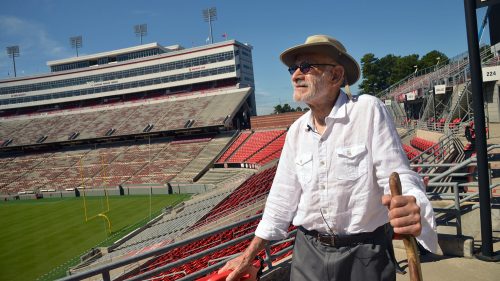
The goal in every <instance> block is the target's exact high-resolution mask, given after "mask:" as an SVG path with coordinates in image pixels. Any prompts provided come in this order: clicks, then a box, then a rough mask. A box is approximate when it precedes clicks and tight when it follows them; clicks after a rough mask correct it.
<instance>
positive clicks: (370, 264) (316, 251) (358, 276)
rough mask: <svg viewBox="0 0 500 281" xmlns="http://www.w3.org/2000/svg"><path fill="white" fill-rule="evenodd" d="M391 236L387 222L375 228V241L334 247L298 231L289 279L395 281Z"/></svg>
mask: <svg viewBox="0 0 500 281" xmlns="http://www.w3.org/2000/svg"><path fill="white" fill-rule="evenodd" d="M391 239H392V231H391V229H390V228H389V227H388V226H387V225H385V226H381V227H379V228H377V230H376V231H374V238H373V244H361V245H355V246H352V247H331V246H327V245H323V244H322V243H321V242H319V241H318V240H317V239H316V238H315V237H313V236H310V235H306V234H304V233H303V232H302V231H300V230H298V231H297V237H296V238H295V246H294V250H293V259H292V269H291V272H290V280H293V281H306V280H310V281H313V280H316V281H324V280H329V281H347V280H352V281H354V280H359V281H361V280H363V281H367V280H369V281H377V280H380V281H395V280H396V270H395V265H394V262H393V260H392V259H391V251H393V249H392V241H391Z"/></svg>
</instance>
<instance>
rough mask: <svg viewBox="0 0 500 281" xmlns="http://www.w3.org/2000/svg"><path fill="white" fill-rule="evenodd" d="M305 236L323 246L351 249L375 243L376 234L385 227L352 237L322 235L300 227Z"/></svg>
mask: <svg viewBox="0 0 500 281" xmlns="http://www.w3.org/2000/svg"><path fill="white" fill-rule="evenodd" d="M298 228H299V230H300V231H302V232H303V233H304V234H305V235H308V236H312V237H314V238H315V239H317V240H318V241H319V242H320V243H321V244H323V245H326V246H330V247H350V246H356V245H360V244H368V243H373V238H374V237H375V232H377V230H379V229H382V228H383V226H381V227H379V228H377V229H376V230H375V231H373V232H362V233H356V234H351V235H337V234H327V233H320V232H318V231H316V230H307V229H305V228H304V227H302V226H299V227H298Z"/></svg>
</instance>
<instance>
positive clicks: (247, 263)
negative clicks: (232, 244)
mask: <svg viewBox="0 0 500 281" xmlns="http://www.w3.org/2000/svg"><path fill="white" fill-rule="evenodd" d="M267 243H268V241H267V240H264V239H262V238H259V237H257V236H255V237H254V238H253V239H252V242H250V245H249V246H248V248H247V249H246V250H245V251H244V252H243V253H242V254H241V256H239V257H237V258H234V259H232V260H230V261H228V262H227V263H226V264H225V265H224V266H223V267H222V268H221V269H219V271H218V273H222V272H224V271H227V270H232V272H231V273H230V274H229V275H228V276H227V278H226V281H239V280H240V278H241V277H243V276H244V275H245V274H247V273H248V274H250V277H253V278H255V277H256V276H257V272H258V271H259V269H258V268H256V267H255V266H253V262H254V259H255V257H256V256H257V254H258V253H259V252H260V251H261V250H262V249H264V246H265V245H266V244H267Z"/></svg>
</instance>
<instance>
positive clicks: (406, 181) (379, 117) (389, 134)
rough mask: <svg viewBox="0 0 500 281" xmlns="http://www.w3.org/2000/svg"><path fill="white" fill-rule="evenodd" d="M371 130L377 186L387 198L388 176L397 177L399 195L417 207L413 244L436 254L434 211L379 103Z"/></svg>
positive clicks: (386, 114) (392, 123)
mask: <svg viewBox="0 0 500 281" xmlns="http://www.w3.org/2000/svg"><path fill="white" fill-rule="evenodd" d="M373 130H374V132H373V140H372V141H373V142H372V145H373V164H374V168H375V171H376V177H377V183H378V185H379V186H380V187H382V188H383V189H384V194H390V193H391V192H390V187H389V176H390V174H391V173H392V172H397V173H398V174H399V177H400V180H401V187H402V193H403V195H412V196H414V197H415V199H416V201H417V205H418V206H419V207H420V216H421V224H422V233H421V234H420V235H419V236H418V237H416V238H417V241H418V242H419V243H420V244H422V245H423V246H424V247H425V248H426V249H427V250H429V251H431V252H433V253H437V251H438V249H439V246H438V240H437V232H436V222H435V218H434V211H433V209H432V205H431V203H430V202H429V200H428V198H427V196H426V194H425V188H424V183H423V181H422V178H421V177H420V176H419V175H418V174H417V173H416V172H414V171H412V170H411V169H410V165H409V162H408V158H407V157H406V154H405V153H404V151H403V148H402V145H401V139H400V137H399V135H398V134H397V131H396V128H395V126H394V122H393V120H392V118H391V116H390V115H389V113H388V111H387V109H386V108H385V105H383V104H382V102H380V101H377V102H376V103H375V106H374V112H373Z"/></svg>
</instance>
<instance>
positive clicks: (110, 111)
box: [0, 40, 500, 280]
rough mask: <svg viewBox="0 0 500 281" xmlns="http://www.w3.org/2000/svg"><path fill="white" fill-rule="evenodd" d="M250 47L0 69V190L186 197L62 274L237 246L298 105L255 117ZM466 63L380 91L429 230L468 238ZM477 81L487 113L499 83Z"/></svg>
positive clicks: (107, 273)
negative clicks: (419, 180) (32, 72)
mask: <svg viewBox="0 0 500 281" xmlns="http://www.w3.org/2000/svg"><path fill="white" fill-rule="evenodd" d="M251 51H252V48H251V47H250V46H249V45H247V44H242V43H240V42H238V41H234V40H229V41H225V42H222V43H216V44H211V45H207V46H203V47H195V48H189V49H185V48H183V47H181V46H178V45H174V46H170V47H163V46H160V45H158V44H156V43H153V44H145V45H141V46H138V47H132V48H127V49H121V50H116V51H110V52H105V53H99V54H94V55H88V56H82V57H78V58H72V59H65V60H59V61H53V62H49V63H48V65H49V66H50V68H51V71H52V73H50V74H45V75H39V76H33V77H24V78H14V79H9V80H0V143H1V145H0V167H1V170H0V196H1V197H2V200H14V199H31V198H40V197H53V196H54V197H57V196H60V197H65V196H66V197H74V196H79V193H80V192H81V191H83V190H85V192H86V193H87V194H88V195H98V194H102V193H101V192H100V191H102V190H107V191H108V192H109V193H110V194H112V195H116V196H127V195H133V194H150V193H149V192H151V193H153V191H152V190H154V192H156V193H162V194H172V193H189V194H192V195H193V196H192V198H191V199H190V200H188V201H185V202H183V203H180V204H178V205H176V206H173V207H172V208H169V209H166V210H164V211H163V212H162V214H160V215H159V216H157V217H156V218H154V219H152V220H151V221H149V222H148V223H147V224H146V225H144V226H141V227H139V228H138V229H135V230H134V231H132V232H130V233H129V234H128V235H126V236H125V237H123V238H122V239H120V240H118V241H117V242H115V243H114V244H113V245H112V246H110V247H106V248H99V249H92V250H90V251H89V252H88V253H87V254H86V255H84V256H82V257H81V263H80V264H79V265H77V266H75V267H73V268H71V269H68V275H69V276H68V277H66V279H65V280H82V279H85V278H89V277H91V276H94V275H101V274H102V278H103V279H105V280H110V279H112V280H144V279H152V280H156V279H161V280H193V279H195V278H198V277H202V276H205V275H207V274H210V273H212V272H214V271H216V270H217V268H219V267H220V266H222V264H223V263H224V262H225V260H227V258H229V257H232V256H234V255H235V254H237V253H239V252H241V251H242V250H243V249H244V248H245V247H246V246H247V245H248V243H249V241H250V239H251V238H252V233H253V231H254V230H255V227H256V225H257V223H258V220H259V218H260V215H261V212H262V209H263V207H264V204H265V200H266V196H267V194H268V192H269V190H270V188H271V184H272V180H273V178H274V174H275V172H276V164H277V161H278V159H279V156H280V154H281V149H282V147H283V144H284V141H285V138H286V133H287V128H288V127H289V126H290V125H291V124H292V123H293V122H294V121H295V120H296V119H297V118H299V117H300V116H301V115H302V114H303V112H294V113H286V114H280V115H270V116H254V115H255V112H256V110H255V94H254V82H253V70H252V69H253V67H252V61H251ZM499 61H500V60H499V59H498V53H493V52H485V53H484V54H483V62H484V63H485V65H487V66H488V67H492V66H493V67H494V66H497V67H498V66H499V64H498V62H499ZM467 65H468V60H467V58H466V57H465V56H464V55H463V54H462V55H459V56H457V57H456V58H454V59H451V60H450V61H449V62H447V63H446V64H444V65H440V66H437V67H434V68H432V69H426V70H422V71H421V72H417V73H414V74H412V75H410V76H409V77H407V78H406V79H404V80H403V81H400V82H398V83H397V84H395V85H392V86H391V87H390V88H389V89H387V90H386V91H384V92H382V93H379V96H380V97H381V98H383V99H385V100H386V105H387V108H388V110H389V111H390V112H391V114H392V115H393V117H394V120H395V122H396V125H397V126H398V133H399V135H400V137H401V139H402V143H403V147H402V148H401V149H402V150H404V151H405V153H406V155H407V156H408V159H409V161H410V163H411V165H412V168H413V169H414V170H415V171H417V172H418V173H419V174H421V175H422V177H423V178H424V180H425V182H426V184H427V194H428V196H429V198H431V200H433V203H435V204H436V208H435V211H436V213H437V214H438V223H439V225H440V226H439V227H440V228H439V230H440V233H447V234H452V235H454V236H455V237H457V236H461V235H463V234H468V235H471V236H474V235H476V236H477V234H470V233H467V230H465V229H464V228H463V224H462V223H461V219H462V217H463V216H465V215H466V213H467V212H471V211H473V210H474V207H466V206H473V205H474V204H476V205H477V200H476V199H477V193H475V191H476V190H477V188H476V189H475V187H477V182H476V181H475V178H474V176H475V175H474V169H471V168H470V166H474V161H475V158H474V157H473V151H472V150H470V149H468V148H467V147H470V146H466V145H467V143H468V142H469V140H467V139H465V138H464V127H465V126H466V125H469V123H470V121H471V118H472V116H473V113H472V110H471V109H470V102H469V101H468V98H469V97H470V94H471V93H470V86H469V84H470V81H469V79H470V77H469V74H468V72H467V69H468V68H467ZM485 84H487V85H486V86H485V89H489V90H487V91H488V92H487V93H486V95H487V96H488V97H491V98H489V99H487V100H489V102H488V105H487V106H488V108H490V109H491V110H492V111H493V109H494V101H498V97H497V96H498V93H499V90H498V89H499V82H498V81H487V82H486V83H485ZM492 84H494V85H493V86H492ZM437 86H440V87H437ZM436 87H437V88H436ZM436 91H440V94H438V93H437V92H436ZM410 96H412V97H415V99H409V98H408V97H410ZM389 101H390V102H389ZM410 108H411V109H410ZM496 110H497V111H498V109H496ZM489 116H490V117H491V118H490V121H491V122H493V121H500V120H494V119H493V116H494V114H490V115H489ZM499 143H500V142H499ZM492 149H495V148H494V147H492ZM12 171H16V172H15V173H13V172H12ZM491 190H492V194H494V195H498V193H497V188H496V186H495V185H492V187H491ZM93 191H95V193H93ZM443 206H444V207H443ZM289 232H290V237H289V238H288V239H285V240H283V241H275V242H273V243H271V245H270V246H269V247H268V248H267V249H266V250H265V251H263V252H262V253H261V254H260V256H261V257H262V258H263V259H264V260H265V263H264V264H265V267H266V269H267V271H266V272H268V274H271V273H270V272H271V270H270V269H273V268H276V266H277V264H280V263H287V262H289V256H290V255H291V254H292V246H293V241H294V234H295V232H296V230H295V228H294V227H293V226H290V228H289ZM269 276H270V275H268V277H267V278H268V279H267V280H274V279H271V277H269ZM59 277H62V276H59ZM264 278H266V275H264ZM264 280H266V279H264Z"/></svg>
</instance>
